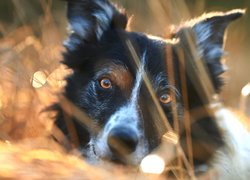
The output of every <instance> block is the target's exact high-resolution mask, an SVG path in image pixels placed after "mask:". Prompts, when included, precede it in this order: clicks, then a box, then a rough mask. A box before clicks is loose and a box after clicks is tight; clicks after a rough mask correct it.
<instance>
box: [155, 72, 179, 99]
mask: <svg viewBox="0 0 250 180" xmlns="http://www.w3.org/2000/svg"><path fill="white" fill-rule="evenodd" d="M153 85H154V89H155V90H156V92H157V91H160V90H166V89H167V90H171V91H173V92H174V93H175V94H176V95H177V96H180V92H179V91H178V89H177V88H176V87H175V86H174V85H172V84H169V83H168V81H167V75H166V73H165V72H160V73H159V74H158V75H157V76H156V77H155V78H154V79H153Z"/></svg>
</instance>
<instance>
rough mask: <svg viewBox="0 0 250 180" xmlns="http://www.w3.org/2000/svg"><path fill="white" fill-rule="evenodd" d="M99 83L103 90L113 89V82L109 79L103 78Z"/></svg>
mask: <svg viewBox="0 0 250 180" xmlns="http://www.w3.org/2000/svg"><path fill="white" fill-rule="evenodd" d="M99 82H100V86H101V87H102V88H103V89H110V88H111V87H112V82H111V80H110V79H108V78H102V79H101V80H100V81H99Z"/></svg>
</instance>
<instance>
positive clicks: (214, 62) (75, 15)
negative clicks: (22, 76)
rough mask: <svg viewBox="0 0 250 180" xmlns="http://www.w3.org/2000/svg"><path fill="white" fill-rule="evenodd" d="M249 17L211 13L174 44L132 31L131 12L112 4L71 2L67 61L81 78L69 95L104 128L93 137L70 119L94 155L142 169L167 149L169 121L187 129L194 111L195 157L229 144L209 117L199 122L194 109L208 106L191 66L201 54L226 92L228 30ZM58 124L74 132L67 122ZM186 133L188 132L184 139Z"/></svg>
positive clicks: (70, 85)
mask: <svg viewBox="0 0 250 180" xmlns="http://www.w3.org/2000/svg"><path fill="white" fill-rule="evenodd" d="M242 13H243V12H242V11H240V10H235V11H231V12H228V13H214V14H208V15H206V16H203V17H201V18H199V19H196V20H193V21H190V22H189V23H186V24H184V25H183V26H182V27H181V28H179V29H177V31H176V32H175V33H173V35H172V37H173V38H172V39H163V38H155V37H152V36H147V35H144V34H142V33H135V32H128V31H126V25H127V17H126V15H125V14H124V13H122V12H120V11H119V10H118V9H117V8H115V6H113V5H112V4H111V3H109V2H108V1H106V0H70V1H68V14H67V16H68V19H69V24H70V27H71V30H72V33H71V34H70V36H69V39H68V40H67V41H66V43H65V47H66V49H67V51H66V53H65V54H64V58H65V59H64V63H65V64H66V65H67V66H68V67H69V68H71V69H73V74H72V75H70V76H69V77H68V78H67V86H66V89H65V96H66V97H67V98H68V99H69V100H70V101H72V102H73V103H74V104H75V105H76V106H77V107H78V108H80V109H81V110H82V111H84V112H85V113H86V114H87V115H88V116H89V117H90V118H91V119H92V121H93V123H94V124H96V125H97V126H99V127H100V130H99V131H98V132H92V131H91V130H90V129H87V128H86V126H84V125H82V124H80V123H79V121H77V118H75V117H74V115H71V116H70V117H71V119H72V120H73V122H74V124H75V128H76V132H77V135H78V137H79V141H80V145H81V147H82V148H87V151H88V153H86V155H87V156H88V157H89V158H103V159H106V158H107V159H110V160H118V161H122V162H128V163H133V164H136V163H138V162H140V160H141V159H142V158H143V157H144V156H145V155H146V154H148V153H149V152H150V151H152V150H153V149H154V148H156V147H157V146H158V145H159V144H160V142H161V137H162V135H163V134H164V133H165V132H166V131H168V130H169V129H168V128H167V126H165V124H168V123H169V124H170V126H171V127H173V126H174V122H175V121H177V122H178V124H179V126H180V129H183V127H184V122H183V112H184V111H185V109H186V110H189V111H190V114H191V121H192V125H191V129H192V131H191V136H192V139H193V144H192V145H193V152H194V153H196V151H199V153H198V154H201V153H200V152H204V153H205V155H206V154H209V156H210V155H211V154H212V153H213V152H214V151H215V150H216V148H217V147H219V146H220V145H222V144H223V140H222V138H221V134H220V131H219V129H218V128H217V126H216V123H215V122H214V120H213V117H212V116H211V115H210V114H209V112H205V114H203V115H202V116H201V117H198V118H196V117H195V116H196V115H193V116H194V117H192V110H193V109H195V108H198V107H204V106H205V105H207V103H208V101H207V99H204V98H203V97H202V93H201V92H199V91H203V90H202V89H199V88H197V87H200V86H199V85H198V86H197V84H196V83H198V84H199V82H196V81H194V80H193V79H192V78H193V77H192V76H190V75H189V74H188V71H187V70H186V69H187V68H189V67H190V63H188V62H189V61H192V59H194V58H193V57H194V56H193V51H192V49H195V50H196V51H195V55H197V57H198V60H199V61H202V62H203V63H204V64H205V65H206V67H207V72H208V77H209V78H210V79H211V82H212V86H213V88H214V89H215V90H216V91H219V89H220V87H221V84H222V82H221V79H220V78H219V75H220V74H221V73H222V72H224V68H223V66H222V64H221V62H220V59H221V56H222V55H223V49H222V47H223V37H224V31H225V29H226V27H227V25H228V24H229V22H231V21H232V20H234V19H237V18H238V17H240V16H241V15H242ZM188 37H191V38H188ZM189 39H191V40H193V42H194V43H193V47H192V48H191V46H192V45H190V42H189ZM191 64H192V63H191ZM183 79H184V80H183ZM183 87H185V88H186V89H185V88H183ZM184 91H185V94H186V95H185V97H187V99H186V100H184V99H183V93H184ZM184 102H187V104H186V105H185V103H184ZM187 108H188V109H187ZM159 109H160V110H159ZM162 113H163V115H164V116H165V117H166V118H163V117H162ZM193 119H195V120H193ZM57 124H58V125H59V126H60V127H61V129H63V130H64V131H65V132H66V133H68V131H67V130H66V128H65V124H64V122H63V118H61V119H58V120H57ZM201 132H202V133H201ZM185 134H186V133H185V130H183V131H180V138H181V139H185ZM181 142H182V145H183V147H184V150H185V146H186V144H185V142H184V141H181ZM121 145H122V147H123V148H121ZM203 155H204V154H203ZM203 155H202V156H201V155H197V156H195V155H194V159H195V160H196V161H197V163H199V162H202V161H206V160H207V159H208V158H209V156H206V157H205V159H203V158H204V157H203Z"/></svg>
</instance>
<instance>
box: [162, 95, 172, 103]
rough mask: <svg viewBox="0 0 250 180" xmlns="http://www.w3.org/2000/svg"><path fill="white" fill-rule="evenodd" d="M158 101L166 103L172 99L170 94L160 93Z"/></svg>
mask: <svg viewBox="0 0 250 180" xmlns="http://www.w3.org/2000/svg"><path fill="white" fill-rule="evenodd" d="M160 101H161V102H162V103H163V104H168V103H170V102H171V101H172V98H171V96H170V95H168V94H162V95H161V96H160Z"/></svg>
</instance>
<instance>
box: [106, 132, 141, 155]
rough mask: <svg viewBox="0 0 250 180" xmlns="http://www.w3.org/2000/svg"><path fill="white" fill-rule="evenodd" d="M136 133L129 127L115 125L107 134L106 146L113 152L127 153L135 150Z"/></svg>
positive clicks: (136, 142)
mask: <svg viewBox="0 0 250 180" xmlns="http://www.w3.org/2000/svg"><path fill="white" fill-rule="evenodd" d="M138 141H139V139H138V135H137V133H136V132H135V131H134V130H133V129H131V128H124V127H119V128H118V127H117V128H114V129H112V130H111V131H110V133H109V135H108V146H109V148H110V150H111V151H112V153H113V154H116V155H128V154H131V153H133V152H134V151H135V150H136V147H137V144H138Z"/></svg>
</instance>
